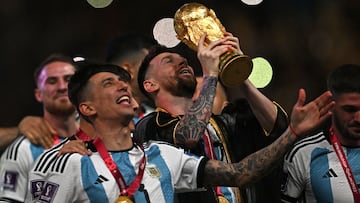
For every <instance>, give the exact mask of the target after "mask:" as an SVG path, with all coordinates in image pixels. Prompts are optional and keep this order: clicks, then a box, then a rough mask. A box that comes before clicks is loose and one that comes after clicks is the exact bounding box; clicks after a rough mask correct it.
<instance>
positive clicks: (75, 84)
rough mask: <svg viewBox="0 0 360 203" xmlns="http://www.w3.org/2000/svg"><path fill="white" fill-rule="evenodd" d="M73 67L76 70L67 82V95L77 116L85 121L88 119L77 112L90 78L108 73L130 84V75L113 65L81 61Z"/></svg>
mask: <svg viewBox="0 0 360 203" xmlns="http://www.w3.org/2000/svg"><path fill="white" fill-rule="evenodd" d="M75 66H76V68H77V70H76V71H75V74H74V75H73V76H72V77H71V79H70V81H69V84H68V95H69V99H70V101H71V103H72V104H73V105H74V106H75V108H76V109H77V111H78V112H79V114H80V115H81V116H82V117H83V118H85V119H86V120H88V119H87V118H86V117H85V116H84V115H82V114H81V112H80V111H79V104H80V103H81V102H82V101H83V100H84V99H85V96H86V95H85V94H84V89H85V87H86V86H87V82H88V80H89V79H90V78H91V76H93V75H95V74H97V73H100V72H110V73H114V74H115V75H118V76H119V79H120V80H123V81H125V82H130V79H131V76H130V74H129V73H128V72H127V71H126V70H125V69H123V68H121V67H120V66H117V65H114V64H106V63H99V62H95V61H90V60H83V61H79V62H75ZM88 121H89V120H88Z"/></svg>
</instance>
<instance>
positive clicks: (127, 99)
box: [116, 96, 130, 104]
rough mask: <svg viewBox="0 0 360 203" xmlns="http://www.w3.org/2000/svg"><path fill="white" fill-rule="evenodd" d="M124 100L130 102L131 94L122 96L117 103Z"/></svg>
mask: <svg viewBox="0 0 360 203" xmlns="http://www.w3.org/2000/svg"><path fill="white" fill-rule="evenodd" d="M123 101H127V102H130V97H129V96H122V97H120V98H119V99H118V100H116V103H118V104H119V103H121V102H123Z"/></svg>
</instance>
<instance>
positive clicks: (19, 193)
mask: <svg viewBox="0 0 360 203" xmlns="http://www.w3.org/2000/svg"><path fill="white" fill-rule="evenodd" d="M43 151H44V148H42V147H41V146H37V145H34V144H32V143H31V142H30V141H29V140H28V139H27V138H26V137H24V136H20V137H18V138H17V139H16V140H15V141H14V142H13V143H12V144H11V145H9V146H8V147H7V149H6V150H5V151H4V153H3V154H2V156H1V160H0V178H1V183H0V184H1V185H0V201H5V202H6V201H9V202H11V201H10V200H16V201H19V202H24V200H25V195H26V190H27V182H28V172H29V170H30V169H31V167H32V165H33V163H34V160H35V159H36V158H37V157H38V156H39V155H40V154H41V153H42V152H43Z"/></svg>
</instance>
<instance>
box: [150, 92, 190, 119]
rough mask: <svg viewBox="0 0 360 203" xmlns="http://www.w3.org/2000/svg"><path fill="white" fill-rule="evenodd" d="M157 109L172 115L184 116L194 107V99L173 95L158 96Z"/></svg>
mask: <svg viewBox="0 0 360 203" xmlns="http://www.w3.org/2000/svg"><path fill="white" fill-rule="evenodd" d="M155 104H156V107H158V108H162V109H164V110H165V111H167V112H168V113H169V114H171V115H175V116H177V115H184V114H185V113H186V112H187V111H188V109H189V108H190V107H191V106H192V105H193V101H192V98H185V97H175V96H172V95H158V96H157V99H156V101H155Z"/></svg>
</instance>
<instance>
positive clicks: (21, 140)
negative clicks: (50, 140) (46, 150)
mask: <svg viewBox="0 0 360 203" xmlns="http://www.w3.org/2000/svg"><path fill="white" fill-rule="evenodd" d="M31 145H32V144H31V142H30V140H28V139H27V138H26V137H25V136H23V135H21V136H19V137H18V138H16V139H15V140H14V141H13V142H12V143H11V144H10V145H9V146H8V147H7V148H6V149H5V151H4V152H3V154H2V157H4V158H5V159H7V160H13V161H17V160H18V158H20V157H21V156H25V155H29V154H31V147H30V146H31ZM33 148H38V146H36V145H34V147H33ZM40 148H41V149H43V148H42V147H40Z"/></svg>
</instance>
